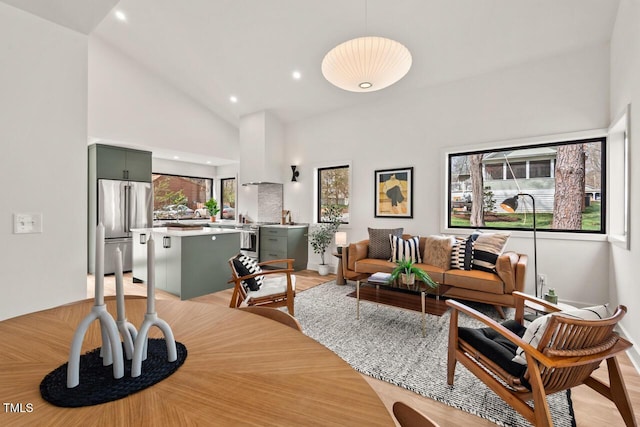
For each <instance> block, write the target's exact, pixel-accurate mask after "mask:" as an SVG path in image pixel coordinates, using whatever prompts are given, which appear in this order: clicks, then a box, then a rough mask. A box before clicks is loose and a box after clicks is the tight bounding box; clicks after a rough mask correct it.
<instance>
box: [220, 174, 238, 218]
mask: <svg viewBox="0 0 640 427" xmlns="http://www.w3.org/2000/svg"><path fill="white" fill-rule="evenodd" d="M220 206H222V207H221V208H220V209H221V210H220V216H221V218H222V219H235V217H236V179H235V178H223V179H221V180H220Z"/></svg>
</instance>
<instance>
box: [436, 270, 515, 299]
mask: <svg viewBox="0 0 640 427" xmlns="http://www.w3.org/2000/svg"><path fill="white" fill-rule="evenodd" d="M444 283H446V284H447V285H451V286H455V287H457V288H462V289H469V290H473V291H481V292H485V293H491V294H504V283H503V282H502V280H500V278H499V277H498V275H497V274H495V273H489V272H486V271H480V270H469V271H465V270H457V269H451V270H447V271H445V273H444Z"/></svg>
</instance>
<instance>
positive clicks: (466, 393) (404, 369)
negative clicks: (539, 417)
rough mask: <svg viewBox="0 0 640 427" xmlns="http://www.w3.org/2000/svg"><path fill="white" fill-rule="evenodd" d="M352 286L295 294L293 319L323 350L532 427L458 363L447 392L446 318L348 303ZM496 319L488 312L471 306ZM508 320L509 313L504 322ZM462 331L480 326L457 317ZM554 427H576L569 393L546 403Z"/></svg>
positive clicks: (499, 420) (506, 422)
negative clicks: (358, 314) (424, 334)
mask: <svg viewBox="0 0 640 427" xmlns="http://www.w3.org/2000/svg"><path fill="white" fill-rule="evenodd" d="M353 290H354V286H353V285H350V284H348V285H345V286H338V285H336V284H335V282H328V283H325V284H322V285H320V286H316V287H314V288H312V289H309V290H306V291H304V292H300V293H299V294H298V295H296V318H297V319H298V321H299V322H300V324H301V325H302V328H303V331H304V333H305V334H306V335H308V336H310V337H311V338H313V339H315V340H316V341H318V342H319V343H321V344H323V345H324V346H326V347H327V348H329V349H330V350H332V351H333V352H335V353H336V354H337V355H338V356H340V357H341V358H342V359H344V360H345V361H346V362H347V363H349V364H350V365H351V366H352V367H353V368H354V369H356V370H357V371H359V372H361V373H363V374H366V375H369V376H371V377H374V378H377V379H380V380H383V381H386V382H389V383H391V384H395V385H397V386H400V387H403V388H405V389H407V390H411V391H413V392H415V393H418V394H420V395H422V396H425V397H428V398H431V399H434V400H436V401H439V402H442V403H445V404H447V405H449V406H452V407H455V408H458V409H460V410H463V411H465V412H468V413H471V414H474V415H477V416H479V417H482V418H485V419H487V420H490V421H492V422H494V423H496V424H498V425H501V426H514V427H515V426H529V425H531V424H530V423H529V422H528V421H526V420H525V419H524V418H523V417H522V416H521V415H520V414H518V413H517V412H516V411H514V410H513V409H512V408H511V407H510V406H509V405H507V404H506V403H505V402H504V401H503V400H502V399H500V398H499V397H498V396H497V395H496V394H495V393H494V392H493V391H491V390H490V389H489V388H487V387H486V386H485V385H484V384H483V383H482V382H481V381H480V380H478V379H477V378H476V377H475V376H474V375H473V374H471V373H470V372H469V371H467V369H466V368H465V367H464V366H462V365H461V364H459V363H458V365H457V367H456V373H455V379H454V385H453V387H451V386H449V385H448V384H447V374H446V372H447V345H448V342H447V339H448V333H449V317H450V314H449V312H447V313H445V314H444V315H443V316H441V317H437V316H431V315H427V326H426V338H423V337H422V326H421V325H422V323H421V314H420V313H418V312H412V311H408V310H402V309H398V308H395V307H388V306H384V305H377V304H375V303H371V302H368V301H361V302H360V320H356V300H355V299H354V298H350V297H347V294H348V293H350V292H352V291H353ZM469 305H473V307H474V308H476V309H478V310H480V311H483V312H484V313H485V314H487V315H489V316H491V317H493V318H497V313H496V312H495V311H494V309H493V307H490V306H486V305H483V304H469ZM509 314H511V315H512V314H513V313H512V312H511V313H509V312H507V316H509ZM459 322H460V326H468V327H481V326H482V325H481V324H480V323H478V322H477V321H474V320H472V319H470V318H469V317H467V316H465V315H460V320H459ZM547 400H548V402H549V407H550V409H551V413H552V416H553V423H554V425H555V426H564V427H570V426H572V427H575V419H574V417H573V409H572V407H571V397H570V394H569V393H557V394H555V395H552V396H549V397H548V399H547Z"/></svg>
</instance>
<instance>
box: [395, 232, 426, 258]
mask: <svg viewBox="0 0 640 427" xmlns="http://www.w3.org/2000/svg"><path fill="white" fill-rule="evenodd" d="M389 241H390V242H391V261H393V262H396V261H402V260H403V259H410V260H411V261H413V262H417V263H421V262H422V257H421V256H420V236H415V237H412V238H410V239H408V240H404V239H403V238H402V237H396V236H392V235H389Z"/></svg>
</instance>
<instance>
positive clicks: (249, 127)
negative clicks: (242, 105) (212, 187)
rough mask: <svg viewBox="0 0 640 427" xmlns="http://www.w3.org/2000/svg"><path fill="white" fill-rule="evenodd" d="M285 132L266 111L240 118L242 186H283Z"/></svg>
mask: <svg viewBox="0 0 640 427" xmlns="http://www.w3.org/2000/svg"><path fill="white" fill-rule="evenodd" d="M283 140H284V129H283V126H282V124H281V123H280V122H279V121H278V119H277V118H276V117H275V116H274V115H273V114H271V113H269V112H268V111H259V112H257V113H253V114H249V115H246V116H243V117H241V118H240V174H239V178H240V179H239V181H240V183H241V184H242V185H244V186H247V185H261V184H282V183H283V181H284V180H283V174H284V172H285V170H284V167H283V162H282V158H283V157H284V142H283Z"/></svg>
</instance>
